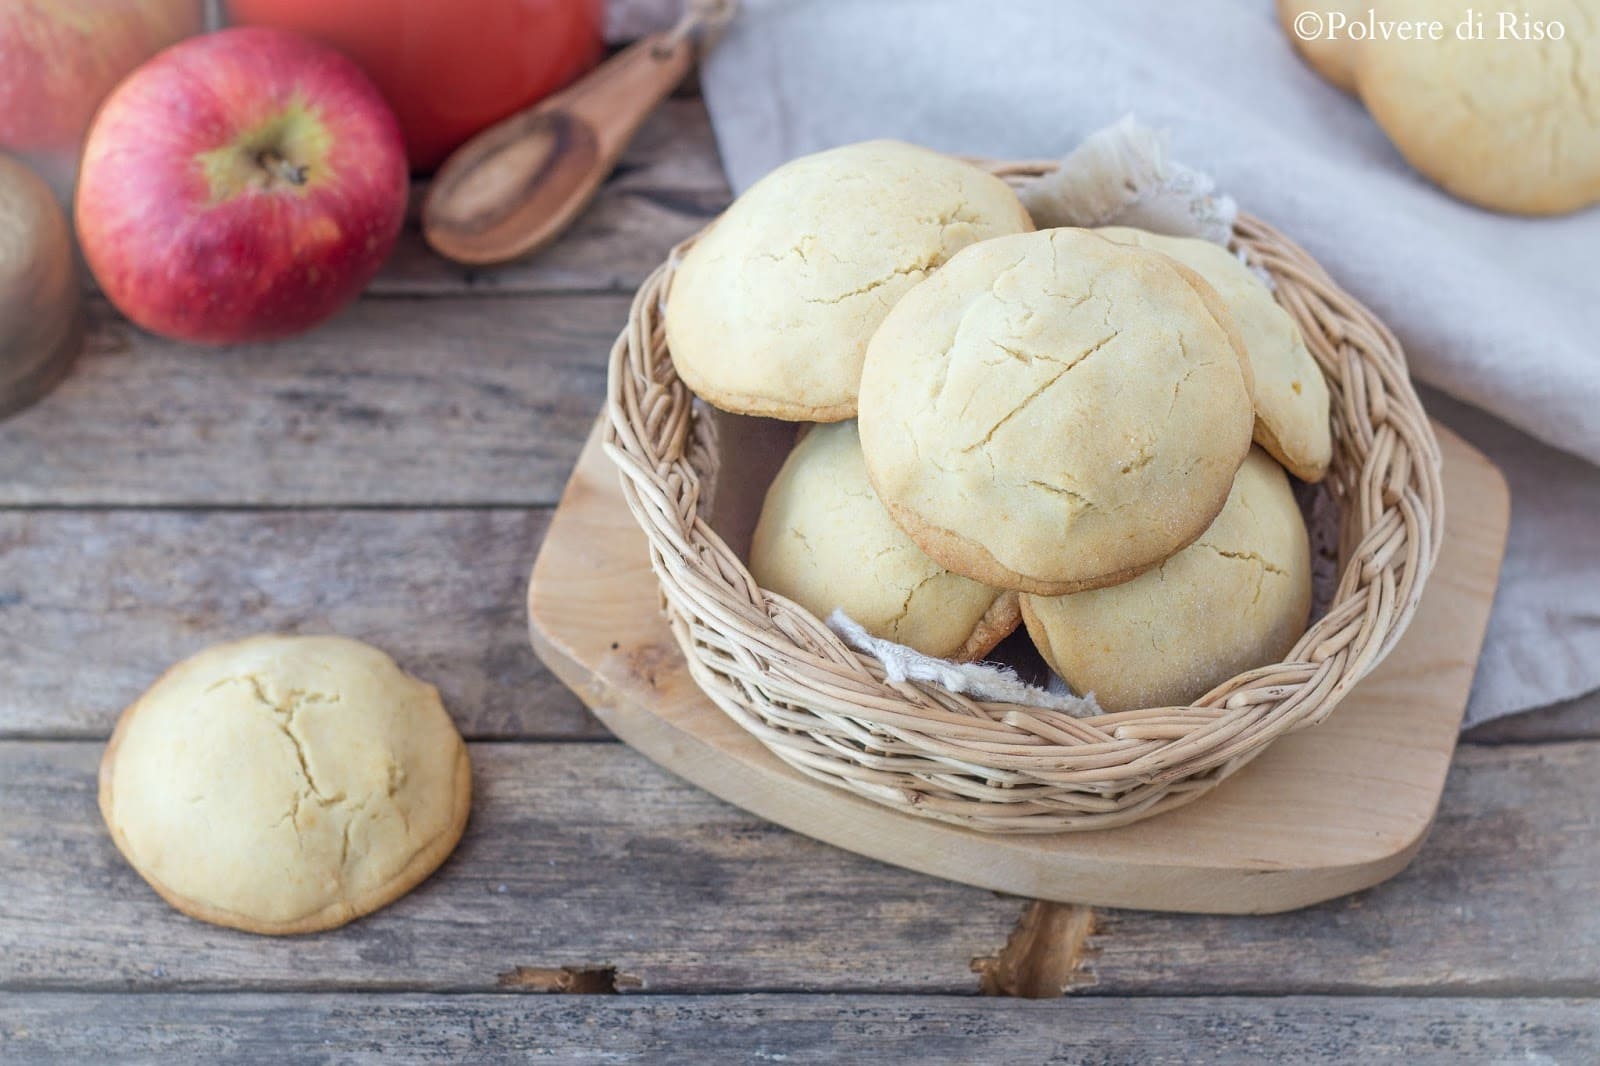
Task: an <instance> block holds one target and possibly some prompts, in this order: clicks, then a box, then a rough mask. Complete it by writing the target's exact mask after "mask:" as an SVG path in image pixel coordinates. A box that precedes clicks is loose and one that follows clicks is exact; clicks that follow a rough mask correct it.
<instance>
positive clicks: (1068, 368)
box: [961, 333, 1118, 454]
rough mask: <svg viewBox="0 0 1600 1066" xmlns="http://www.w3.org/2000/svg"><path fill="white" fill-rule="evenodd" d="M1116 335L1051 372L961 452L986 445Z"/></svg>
mask: <svg viewBox="0 0 1600 1066" xmlns="http://www.w3.org/2000/svg"><path fill="white" fill-rule="evenodd" d="M1117 337H1118V334H1116V333H1113V334H1111V335H1110V336H1108V337H1102V338H1101V339H1100V340H1098V341H1096V342H1095V343H1094V344H1092V345H1091V346H1090V347H1089V348H1088V349H1087V350H1085V351H1084V352H1083V354H1081V355H1080V356H1078V358H1076V359H1074V360H1073V361H1072V362H1070V363H1067V364H1065V365H1064V366H1062V368H1061V369H1060V370H1058V371H1056V373H1054V374H1052V375H1051V376H1050V377H1049V379H1048V380H1046V381H1045V382H1044V384H1042V385H1040V386H1039V387H1038V388H1036V389H1034V390H1033V391H1032V392H1031V393H1029V394H1028V395H1027V396H1025V397H1023V399H1022V402H1020V403H1018V404H1017V405H1016V406H1015V407H1013V408H1012V409H1011V410H1009V411H1007V412H1006V413H1005V414H1004V415H1003V416H1001V418H1000V421H998V422H996V423H995V424H994V425H993V426H990V427H989V432H987V433H985V434H984V435H983V437H982V439H980V440H978V441H976V442H974V443H972V444H969V445H967V446H966V447H965V448H962V449H961V452H962V454H967V453H969V452H975V451H977V450H978V449H980V448H985V447H987V446H988V444H989V442H990V441H992V440H994V435H995V434H996V433H998V432H1000V430H1001V428H1002V427H1003V426H1005V424H1006V423H1007V422H1010V421H1011V420H1012V419H1013V418H1015V417H1017V415H1019V414H1021V413H1022V412H1023V411H1024V410H1025V409H1026V408H1027V407H1028V405H1029V404H1031V403H1033V401H1035V400H1037V399H1038V398H1039V397H1040V396H1042V395H1043V394H1044V393H1045V392H1046V391H1047V390H1048V389H1050V387H1051V386H1053V385H1055V383H1056V382H1058V381H1060V380H1061V379H1062V378H1064V377H1066V376H1067V375H1068V374H1069V373H1071V372H1072V371H1073V370H1076V369H1077V368H1078V367H1080V366H1082V365H1083V364H1084V363H1086V362H1088V361H1089V357H1090V356H1092V355H1094V354H1095V353H1096V352H1098V351H1100V349H1102V348H1104V347H1105V346H1106V345H1108V344H1110V343H1111V342H1112V341H1114V340H1116V339H1117Z"/></svg>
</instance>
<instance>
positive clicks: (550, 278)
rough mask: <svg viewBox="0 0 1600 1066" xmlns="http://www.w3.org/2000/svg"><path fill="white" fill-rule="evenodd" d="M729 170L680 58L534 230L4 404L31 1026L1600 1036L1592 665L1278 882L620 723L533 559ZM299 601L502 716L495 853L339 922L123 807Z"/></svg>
mask: <svg viewBox="0 0 1600 1066" xmlns="http://www.w3.org/2000/svg"><path fill="white" fill-rule="evenodd" d="M728 197H729V194H728V189H727V187H726V185H725V183H724V181H723V178H722V175H721V172H720V170H719V168H718V165H717V159H716V151H715V146H714V144H713V141H712V138H711V134H710V131H709V128H708V126H707V123H706V116H705V112H704V110H703V108H702V106H701V105H700V103H699V101H698V100H695V99H693V98H677V99H674V100H672V101H671V102H669V104H668V105H667V106H666V107H665V109H664V110H663V111H662V112H661V113H660V114H659V115H658V116H656V117H655V118H654V119H653V120H652V121H651V122H650V123H649V125H647V126H646V128H645V129H644V131H643V133H642V135H641V136H640V138H639V140H638V142H637V143H636V144H635V146H634V148H633V149H632V150H631V152H630V153H629V155H628V157H627V159H626V161H625V163H624V165H623V166H622V168H621V169H620V170H619V172H618V173H617V175H616V177H615V178H614V179H613V180H612V181H611V182H610V184H609V185H608V187H607V188H606V190H605V191H604V193H603V195H602V196H601V197H600V199H599V201H598V202H597V203H596V204H595V205H594V207H593V208H592V209H591V210H590V211H589V212H588V214H587V215H586V216H585V217H584V218H583V220H582V221H581V222H580V223H579V225H578V226H577V228H576V229H575V230H574V231H573V232H572V233H571V234H570V235H569V236H568V237H567V238H566V239H565V240H564V241H563V242H562V243H561V244H560V245H559V246H557V247H555V248H553V249H551V250H550V251H548V252H546V253H545V254H543V255H541V256H539V257H537V258H536V259H534V260H532V261H530V262H526V263H519V264H517V265H515V266H511V267H507V268H505V269H501V270H494V271H463V270H461V269H458V268H455V267H452V266H450V265H448V264H446V263H444V262H443V261H441V260H439V259H437V258H435V257H433V256H431V255H430V254H429V253H428V252H427V250H426V249H425V248H424V247H423V245H422V243H421V241H420V239H419V238H418V237H417V235H416V234H415V233H408V234H407V235H406V236H405V238H404V239H403V242H402V246H401V248H400V250H399V252H398V253H397V254H396V256H395V257H394V259H393V261H392V263H391V264H390V265H389V267H388V268H387V269H386V271H385V272H384V274H383V275H382V277H381V278H380V279H379V280H378V281H377V282H376V283H375V284H374V286H373V288H372V290H371V292H370V293H369V295H368V296H367V297H366V298H365V299H363V300H362V301H361V302H360V303H358V304H357V305H356V306H355V307H353V308H351V309H350V310H348V311H347V312H345V313H344V314H342V315H341V316H339V317H338V318H337V319H336V320H334V321H333V322H331V323H329V324H328V325H326V326H324V327H323V328H321V329H319V330H317V331H315V332H314V333H312V334H310V335H309V336H306V337H304V338H301V339H298V340H295V341H291V342H287V343H281V344H262V345H249V346H244V347H240V348H235V349H229V350H226V351H214V352H213V351H202V350H198V349H194V348H188V347H184V346H181V345H176V344H171V343H167V342H165V341H161V340H157V339H155V338H153V337H150V336H147V335H145V334H142V333H140V332H138V331H136V330H134V329H133V328H131V327H130V326H128V325H127V324H126V323H124V322H122V321H121V320H119V319H118V317H117V316H116V315H115V314H114V313H113V312H111V311H110V310H109V309H107V308H105V307H104V305H101V306H99V307H98V308H97V309H96V310H95V312H94V325H93V339H92V343H91V346H90V350H89V353H88V354H87V355H86V357H85V358H84V359H83V360H82V362H81V363H80V365H79V367H78V369H77V371H76V373H75V374H74V375H73V376H72V377H71V379H70V380H69V381H68V382H67V383H66V384H65V385H64V386H62V387H61V388H60V390H59V391H57V392H56V393H55V394H54V395H52V396H51V397H50V398H49V399H48V400H47V401H46V402H44V403H43V404H41V405H40V406H38V407H36V408H34V409H32V410H30V411H28V412H26V413H24V414H22V415H21V416H18V417H16V418H14V419H12V420H10V421H7V422H4V423H0V506H3V508H4V509H3V510H0V641H3V648H4V653H5V657H6V666H7V670H6V673H5V684H4V686H3V687H0V1060H5V1061H35V1060H38V1061H51V1060H59V1061H63V1062H76V1061H83V1060H87V1059H89V1058H90V1057H91V1056H103V1055H106V1054H110V1055H111V1056H112V1057H114V1058H116V1059H118V1060H123V1061H134V1060H150V1061H162V1062H170V1061H172V1058H173V1057H174V1056H176V1057H177V1058H178V1059H179V1060H182V1059H185V1058H200V1059H207V1060H220V1059H222V1058H224V1057H226V1058H228V1059H277V1058H280V1057H282V1056H286V1055H293V1056H295V1057H297V1058H303V1059H306V1060H313V1061H319V1060H337V1061H350V1060H357V1061H361V1060H371V1061H409V1060H413V1059H436V1058H446V1059H453V1058H460V1057H472V1058H496V1057H501V1056H504V1057H508V1058H509V1057H523V1056H525V1055H528V1054H532V1053H535V1052H538V1053H547V1054H552V1055H554V1056H555V1057H557V1058H558V1059H563V1060H570V1061H582V1062H590V1061H593V1062H599V1061H606V1062H611V1061H619V1060H620V1061H630V1060H640V1061H648V1062H683V1063H699V1062H706V1061H743V1060H749V1059H773V1060H778V1061H789V1062H810V1061H818V1060H823V1059H827V1058H830V1057H835V1056H836V1057H838V1058H841V1059H845V1060H850V1061H858V1062H859V1061H879V1060H883V1061H888V1060H901V1059H911V1060H915V1061H922V1062H936V1061H937V1062H942V1061H1000V1060H1004V1061H1010V1062H1018V1063H1024V1062H1037V1061H1045V1060H1052V1059H1064V1060H1079V1059H1090V1060H1094V1061H1097V1062H1123V1061H1127V1062H1164V1061H1195V1060H1206V1059H1220V1060H1233V1059H1243V1058H1259V1059H1266V1060H1275V1061H1298V1060H1312V1061H1339V1060H1354V1059H1361V1060H1364V1061H1371V1060H1375V1059H1392V1060H1395V1061H1404V1062H1419V1061H1429V1060H1432V1059H1438V1060H1449V1061H1459V1060H1460V1059H1461V1058H1463V1057H1464V1058H1467V1059H1471V1060H1477V1059H1487V1060H1512V1059H1515V1060H1518V1061H1523V1060H1527V1061H1558V1062H1583V1061H1588V1062H1593V1061H1596V1060H1597V1059H1600V906H1597V905H1596V899H1597V888H1600V846H1597V843H1596V826H1597V825H1600V773H1597V772H1596V769H1595V767H1596V766H1597V765H1600V701H1597V700H1594V699H1591V700H1588V701H1584V702H1580V703H1578V704H1574V705H1572V706H1570V707H1567V708H1563V709H1561V710H1558V711H1555V712H1549V713H1545V714H1543V715H1540V716H1536V717H1534V718H1531V719H1529V720H1527V721H1519V722H1513V723H1509V724H1500V725H1496V726H1492V727H1488V728H1485V729H1481V730H1479V731H1477V732H1476V733H1475V734H1472V735H1470V736H1469V737H1468V739H1467V742H1466V743H1464V744H1463V746H1462V748H1461V749H1460V752H1459V754H1458V756H1457V759H1456V763H1455V767H1454V769H1453V771H1452V774H1451V777H1450V783H1449V787H1448V790H1447V792H1446V794H1445V798H1444V805H1443V809H1442V810H1441V812H1440V815H1439V819H1438V823H1437V825H1436V827H1435V829H1434V831H1433V834H1432V837H1431V838H1430V839H1429V841H1428V842H1427V844H1426V846H1425V847H1424V849H1423V851H1422V854H1421V856H1420V857H1419V858H1418V859H1417V861H1416V863H1415V864H1414V865H1413V866H1412V867H1411V868H1410V869H1409V870H1407V871H1406V872H1405V873H1403V874H1402V875H1401V876H1399V877H1397V878H1396V879H1394V880H1393V881H1392V882H1390V883H1388V884H1386V885H1383V886H1381V887H1379V888H1377V889H1374V890H1372V891H1369V892H1365V893H1362V894H1360V895H1358V896H1354V897H1351V898H1348V899H1344V900H1339V901H1335V902H1333V903H1329V904H1326V905H1323V906H1318V907H1314V908H1312V909H1309V910H1305V911H1301V912H1298V913H1292V914H1285V915H1278V916H1274V917H1268V918H1209V917H1181V916H1171V915H1162V914H1150V913H1137V912H1109V911H1098V912H1090V911H1088V910H1087V909H1083V908H1073V907H1065V906H1057V905H1049V906H1042V905H1034V904H1029V903H1027V902H1026V901H1022V900H1018V899H1012V898H1003V897H999V896H996V895H994V894H992V893H989V892H984V891H980V890H977V889H972V888H966V887H963V886H959V885H953V884H945V883H941V882H938V881H935V880H932V879H930V878H927V877H923V876H919V875H916V874H912V873H908V872H905V871H902V870H899V869H894V868H891V867H887V866H883V865H879V864H877V863H874V862H871V861H868V860H865V859H862V858H858V857H856V856H854V855H850V854H847V853H844V852H841V851H837V850H834V849H833V848H830V847H827V846H825V845H822V844H818V843H816V842H813V841H811V840H808V839H805V838H802V837H798V836H795V835H793V834H791V833H789V832H786V831H784V830H780V829H777V828H775V827H773V826H770V825H766V824H763V823H762V822H760V821H758V820H756V819H755V818H753V817H751V816H748V815H746V814H744V813H743V812H741V811H738V810H735V809H733V808H730V807H728V806H726V805H724V804H722V803H720V802H718V801H716V800H713V799H711V798H710V797H708V796H706V795H705V794H703V793H701V792H698V791H696V790H695V789H694V788H691V787H689V786H687V785H685V784H683V783H681V782H679V781H678V780H676V779H674V778H672V777H670V776H669V775H667V774H666V773H664V772H662V771H660V770H658V769H657V768H656V767H655V766H653V765H652V764H650V763H649V762H647V761H645V760H644V759H643V758H641V757H640V756H638V755H636V754H634V753H633V752H632V751H630V750H629V749H627V748H625V747H623V746H622V745H620V744H618V743H616V742H615V741H613V740H612V739H611V738H610V737H609V736H608V735H607V734H606V733H605V731H604V730H603V729H602V728H601V727H600V725H599V724H598V723H597V722H596V721H595V720H594V719H593V718H591V717H590V716H589V715H588V714H587V712H585V710H584V709H583V707H582V706H581V705H580V704H579V702H578V701H577V699H576V698H574V697H573V696H572V695H571V694H570V693H569V692H567V691H566V690H565V689H563V688H562V687H561V685H560V684H559V683H558V682H556V681H555V680H554V679H553V678H552V677H551V676H550V675H549V674H548V673H547V672H546V671H545V670H544V669H543V668H542V667H541V666H540V664H539V663H538V661H537V660H536V659H535V658H534V656H533V653H532V652H531V651H530V650H529V647H528V640H527V631H526V620H525V618H524V612H523V606H522V605H523V592H524V584H525V582H526V580H527V576H528V570H529V567H530V565H531V563H532V561H533V558H534V555H535V553H536V552H537V550H538V547H539V542H540V538H541V536H542V535H543V533H544V530H545V526H546V522H547V520H548V515H549V513H550V508H551V506H552V505H553V504H554V502H555V501H556V499H557V497H558V494H559V493H560V490H561V486H562V483H563V481H564V480H565V478H566V476H567V472H568V470H569V468H570V467H571V465H572V462H573V460H574V458H575V457H576V455H577V453H578V449H579V446H580V445H581V443H582V441H583V439H584V435H585V433H586V432H587V431H588V428H589V425H590V422H591V420H592V419H593V417H594V414H595V412H596V410H597V409H598V407H599V405H600V400H601V394H602V391H603V388H604V371H603V365H604V360H605V355H606V351H607V349H608V347H609V345H610V342H611V339H612V337H613V335H614V333H615V332H616V330H617V329H618V328H619V327H620V326H621V324H622V322H623V319H624V315H625V311H626V307H627V302H628V293H629V292H630V291H631V290H632V288H633V287H634V286H635V285H636V284H637V283H638V282H639V281H640V280H641V279H642V277H643V276H644V274H645V273H646V272H647V271H648V270H649V269H650V268H651V267H653V266H654V265H655V264H656V263H657V262H658V261H659V260H660V258H661V257H662V255H663V254H664V253H665V251H666V249H667V248H668V247H669V246H670V245H671V244H672V243H673V242H674V241H676V240H677V239H679V238H681V237H683V236H685V235H687V234H688V233H690V232H691V231H693V230H694V229H695V228H697V227H698V226H700V225H701V224H702V223H703V222H704V221H705V220H706V219H707V218H709V217H711V216H712V215H713V214H714V213H715V212H716V211H717V210H718V209H720V208H721V207H722V206H723V205H724V204H725V203H726V202H727V200H728ZM263 630H285V631H305V632H319V631H330V630H331V631H338V632H340V633H345V634H349V635H351V636H356V637H360V638H363V639H366V640H369V641H372V642H373V643H375V644H378V645H379V646H381V647H383V648H385V649H388V650H389V651H390V652H391V653H393V654H394V655H395V656H396V657H397V658H398V659H399V660H400V661H401V663H402V664H403V665H405V666H406V667H408V668H409V669H411V670H413V671H414V672H416V673H418V674H420V675H421V676H423V677H425V678H428V679H430V680H433V681H435V682H437V683H438V684H439V686H440V687H441V688H442V689H443V691H444V694H445V698H446V701H447V705H448V706H449V707H450V709H451V710H452V712H453V713H454V714H455V716H456V720H457V722H458V723H459V725H460V727H461V729H462V732H463V733H464V734H465V735H466V736H467V738H468V739H469V740H470V741H472V759H473V766H474V772H475V776H476V785H477V789H476V795H475V797H474V803H473V812H472V822H471V824H470V826H469V827H468V829H467V835H466V837H465V839H464V840H463V841H462V843H461V846H460V848H459V850H458V851H457V852H456V853H455V855H454V857H453V858H451V859H450V860H449V862H448V863H446V865H445V866H444V868H443V869H442V870H440V872H439V873H437V874H436V875H435V876H434V877H433V878H432V879H431V880H429V881H428V882H427V883H425V884H424V885H422V886H421V887H420V888H419V889H418V890H417V891H415V892H413V893H412V894H411V895H409V896H407V897H406V898H404V899H402V900H400V901H399V902H397V903H395V904H394V905H392V906H390V907H388V908H387V909H385V910H383V911H381V912H379V913H377V914H375V915H372V916H370V917H368V918H365V919H363V920H361V921H359V922H356V923H354V924H353V925H350V926H347V927H346V928H344V929H340V930H337V931H334V932H331V933H326V934H322V935H318V936H311V937H302V938H294V939H279V940H273V939H265V938H259V937H253V936H248V935H245V934H242V933H236V932H232V931H229V930H224V929H218V928H213V927H211V926H207V925H202V924H200V923H198V922H194V921H191V920H189V919H187V918H184V917H182V916H180V915H178V914H176V913H175V912H173V911H171V910H170V909H168V908H167V906H166V905H165V904H163V903H162V902H161V901H160V900H159V899H158V898H157V897H156V895H155V893H154V892H152V891H151V890H150V889H149V888H147V887H146V886H145V884H144V883H143V882H142V881H140V880H139V878H138V877H137V876H136V875H135V874H134V873H133V871H132V870H131V869H129V867H128V866H127V865H126V864H125V863H124V862H123V861H122V859H121V857H120V856H119V855H118V854H117V852H116V851H115V849H114V848H113V847H112V845H111V842H110V840H109V839H108V837H107V835H106V833H105V830H104V828H103V826H102V824H101V821H100V817H99V814H98V812H97V810H96V808H95V801H94V794H95V767H96V763H97V761H98V760H99V757H100V752H101V748H102V746H103V742H104V739H105V737H106V736H107V734H108V733H109V732H110V729H111V726H112V723H113V721H114V720H115V718H116V716H117V714H118V712H119V710H120V709H121V708H122V707H123V706H124V705H126V704H127V703H128V702H129V701H130V700H131V699H132V698H133V697H134V696H135V695H136V694H137V693H139V692H140V691H141V690H142V689H143V688H144V687H145V686H146V685H147V684H149V682H150V681H151V680H152V679H153V678H154V677H155V676H156V675H157V674H158V673H160V671H161V670H162V669H163V668H164V667H166V666H167V665H168V664H170V663H171V662H173V661H174V660H177V659H179V658H181V657H183V656H185V655H188V654H189V653H191V652H193V651H195V650H196V649H198V648H200V647H201V646H203V645H205V644H208V643H211V642H213V641H216V640H221V639H224V638H231V637H240V636H244V635H246V634H249V633H254V632H258V631H263ZM613 992H615V993H620V994H619V995H608V994H605V993H613ZM980 992H990V993H994V992H1000V993H1010V994H1013V995H1017V994H1027V995H1035V996H1045V997H1054V998H1049V999H1046V1000H1043V1001H1040V1000H1034V1001H1024V1000H1020V999H1016V998H993V997H983V996H980ZM541 993H544V994H541ZM1063 993H1065V995H1064V996H1063V995H1062V994H1063Z"/></svg>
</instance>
